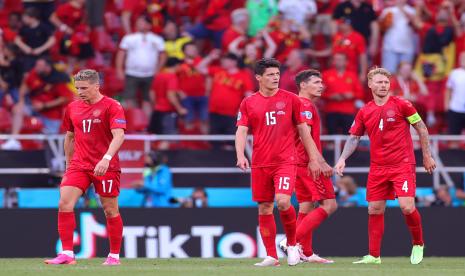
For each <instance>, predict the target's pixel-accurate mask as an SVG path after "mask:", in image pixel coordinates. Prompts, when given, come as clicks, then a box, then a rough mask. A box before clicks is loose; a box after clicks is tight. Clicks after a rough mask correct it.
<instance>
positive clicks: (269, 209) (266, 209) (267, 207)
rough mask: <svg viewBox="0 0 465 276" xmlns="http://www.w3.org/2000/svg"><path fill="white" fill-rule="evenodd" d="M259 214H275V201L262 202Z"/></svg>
mask: <svg viewBox="0 0 465 276" xmlns="http://www.w3.org/2000/svg"><path fill="white" fill-rule="evenodd" d="M258 214H259V215H271V214H273V202H262V203H260V204H259V205H258Z"/></svg>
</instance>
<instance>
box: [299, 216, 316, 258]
mask: <svg viewBox="0 0 465 276" xmlns="http://www.w3.org/2000/svg"><path fill="white" fill-rule="evenodd" d="M307 215H308V214H307V213H299V215H298V216H297V229H299V225H300V224H301V223H302V220H303V219H304V218H305V217H306V216H307ZM312 241H313V232H310V234H309V235H305V236H304V237H303V238H302V240H300V244H301V245H302V250H303V252H304V255H305V256H312V255H313V246H312Z"/></svg>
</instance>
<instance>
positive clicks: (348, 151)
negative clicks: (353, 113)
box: [335, 134, 361, 176]
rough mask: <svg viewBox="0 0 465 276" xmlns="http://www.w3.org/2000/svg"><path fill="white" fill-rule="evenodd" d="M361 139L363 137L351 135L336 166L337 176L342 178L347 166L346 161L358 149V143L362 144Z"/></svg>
mask: <svg viewBox="0 0 465 276" xmlns="http://www.w3.org/2000/svg"><path fill="white" fill-rule="evenodd" d="M360 138H361V136H356V135H353V134H352V135H350V136H349V138H347V141H346V143H345V145H344V150H343V151H342V154H341V157H339V160H338V161H337V163H336V166H335V169H336V173H337V175H339V176H342V173H343V172H344V168H345V166H346V160H347V158H349V156H351V155H352V153H354V151H355V150H356V149H357V146H358V143H359V142H360Z"/></svg>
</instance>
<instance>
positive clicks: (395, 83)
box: [391, 77, 420, 97]
mask: <svg viewBox="0 0 465 276" xmlns="http://www.w3.org/2000/svg"><path fill="white" fill-rule="evenodd" d="M403 86H406V87H403ZM405 89H408V91H409V93H410V95H414V96H418V95H419V94H420V87H419V86H418V83H417V82H416V81H414V80H412V79H411V80H409V81H407V82H406V83H405V82H399V79H398V78H397V77H393V78H391V92H392V95H394V96H399V97H409V96H410V95H405V93H404V91H405Z"/></svg>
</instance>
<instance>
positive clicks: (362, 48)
mask: <svg viewBox="0 0 465 276" xmlns="http://www.w3.org/2000/svg"><path fill="white" fill-rule="evenodd" d="M357 52H358V53H359V55H362V54H364V53H365V52H366V43H365V39H364V38H363V36H362V35H360V36H358V39H357Z"/></svg>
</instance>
